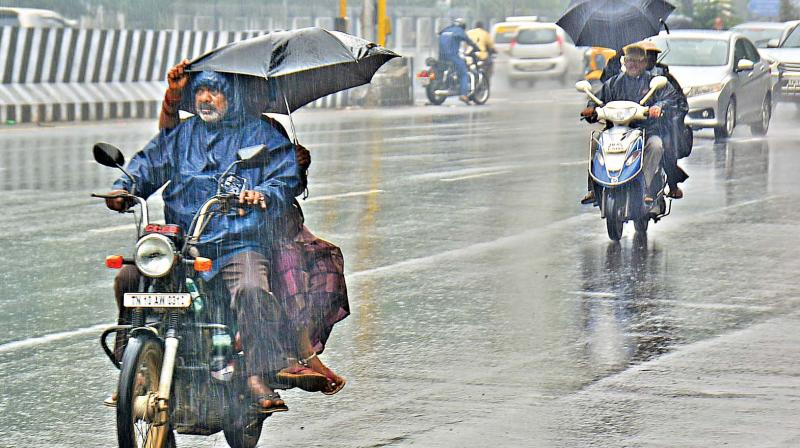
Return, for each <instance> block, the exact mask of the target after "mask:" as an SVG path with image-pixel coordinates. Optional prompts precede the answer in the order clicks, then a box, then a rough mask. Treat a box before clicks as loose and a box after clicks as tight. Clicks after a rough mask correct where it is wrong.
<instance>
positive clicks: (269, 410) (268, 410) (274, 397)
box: [250, 392, 289, 415]
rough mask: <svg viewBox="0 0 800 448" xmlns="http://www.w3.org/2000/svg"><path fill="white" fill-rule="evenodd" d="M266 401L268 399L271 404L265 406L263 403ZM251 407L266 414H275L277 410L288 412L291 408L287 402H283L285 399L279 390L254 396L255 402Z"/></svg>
mask: <svg viewBox="0 0 800 448" xmlns="http://www.w3.org/2000/svg"><path fill="white" fill-rule="evenodd" d="M264 401H268V402H269V403H270V405H269V406H263V405H262V404H261V403H263V402H264ZM278 403H280V404H278ZM250 408H251V409H252V410H253V412H255V413H257V414H264V415H270V414H274V413H275V412H286V411H288V410H289V407H288V406H286V403H284V402H283V399H282V398H281V396H280V395H278V393H277V392H273V393H271V394H264V395H259V396H256V397H254V398H253V403H252V404H250Z"/></svg>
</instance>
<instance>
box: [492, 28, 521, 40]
mask: <svg viewBox="0 0 800 448" xmlns="http://www.w3.org/2000/svg"><path fill="white" fill-rule="evenodd" d="M516 32H517V26H516V25H501V26H498V27H497V29H496V30H495V36H494V43H496V44H507V43H509V42H511V39H513V38H514V34H515V33H516Z"/></svg>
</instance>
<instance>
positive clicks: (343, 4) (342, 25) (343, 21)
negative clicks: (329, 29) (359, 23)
mask: <svg viewBox="0 0 800 448" xmlns="http://www.w3.org/2000/svg"><path fill="white" fill-rule="evenodd" d="M333 28H334V29H335V30H336V31H341V32H343V33H346V32H347V0H339V17H337V18H336V19H335V20H334V25H333Z"/></svg>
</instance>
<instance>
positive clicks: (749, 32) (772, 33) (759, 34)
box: [734, 28, 783, 48]
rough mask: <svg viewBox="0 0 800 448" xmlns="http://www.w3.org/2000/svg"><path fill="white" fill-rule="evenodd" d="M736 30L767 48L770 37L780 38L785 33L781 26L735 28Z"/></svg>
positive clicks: (760, 46) (761, 46)
mask: <svg viewBox="0 0 800 448" xmlns="http://www.w3.org/2000/svg"><path fill="white" fill-rule="evenodd" d="M734 30H736V31H737V32H739V33H740V34H742V35H743V36H744V37H746V38H748V39H750V40H751V41H753V43H754V44H756V47H758V48H767V42H769V41H770V39H780V38H781V34H782V33H783V30H782V29H780V28H734Z"/></svg>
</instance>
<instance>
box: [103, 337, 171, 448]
mask: <svg viewBox="0 0 800 448" xmlns="http://www.w3.org/2000/svg"><path fill="white" fill-rule="evenodd" d="M163 359H164V350H163V349H162V347H161V342H160V341H159V340H157V339H156V338H155V337H153V336H149V335H146V334H144V335H139V336H136V337H134V338H131V339H129V340H128V346H127V347H126V348H125V354H124V355H123V357H122V365H121V369H120V375H119V389H118V391H119V399H118V402H117V441H118V443H119V446H120V448H175V446H176V445H175V434H174V433H173V431H172V427H171V425H170V423H169V421H168V422H167V423H166V424H165V425H155V424H154V423H155V422H154V421H152V419H151V418H150V417H148V416H147V415H143V414H146V413H147V412H146V411H145V409H146V408H147V405H146V402H147V398H148V397H149V396H151V395H152V394H157V393H158V384H159V380H160V375H161V365H162V362H163Z"/></svg>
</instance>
